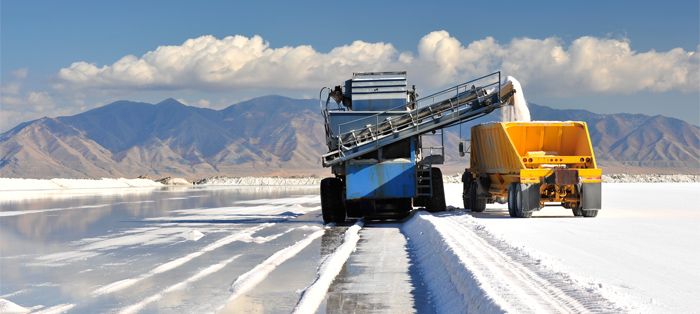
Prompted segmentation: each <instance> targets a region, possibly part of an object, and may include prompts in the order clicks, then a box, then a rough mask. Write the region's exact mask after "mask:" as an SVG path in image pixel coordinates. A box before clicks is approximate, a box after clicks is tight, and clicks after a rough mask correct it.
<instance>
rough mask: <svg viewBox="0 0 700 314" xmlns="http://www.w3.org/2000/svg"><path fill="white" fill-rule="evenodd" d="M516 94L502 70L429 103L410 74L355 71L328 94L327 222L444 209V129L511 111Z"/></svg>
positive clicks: (434, 97) (324, 103) (326, 90)
mask: <svg viewBox="0 0 700 314" xmlns="http://www.w3.org/2000/svg"><path fill="white" fill-rule="evenodd" d="M515 92H516V91H514V90H513V88H512V86H511V85H504V86H501V73H500V72H494V73H491V74H489V75H486V76H482V77H479V78H477V79H474V80H471V81H468V82H465V83H462V84H459V85H456V86H453V87H451V88H448V89H445V90H443V91H440V92H438V93H435V94H432V95H429V96H425V97H422V98H418V95H417V93H416V90H415V86H413V87H412V88H411V89H409V88H408V84H407V80H406V72H371V73H353V76H352V78H351V79H349V80H347V81H345V84H344V86H336V87H335V88H323V89H321V91H320V93H319V101H320V103H321V110H322V113H323V117H324V121H325V132H326V144H327V145H328V150H329V151H328V153H326V154H324V155H323V156H322V164H323V166H324V167H330V168H331V170H332V173H333V175H334V177H330V178H324V179H323V180H322V181H321V208H322V213H323V220H324V222H326V223H329V222H336V223H339V222H344V221H345V220H346V218H347V217H368V218H402V217H405V216H406V215H407V214H408V213H410V211H411V209H412V208H413V206H416V207H425V208H426V209H427V210H428V211H441V210H445V196H444V190H443V182H442V173H441V171H440V169H439V168H436V167H435V165H440V164H443V162H444V159H445V157H444V156H445V154H444V135H443V133H442V129H444V128H446V127H450V126H453V125H456V124H459V123H463V122H466V121H469V120H472V119H476V118H478V117H481V116H484V115H486V114H488V113H490V112H492V111H494V110H495V109H498V108H500V107H502V106H504V105H505V104H507V103H508V102H509V99H511V98H512V96H513V94H514V93H515ZM324 96H326V97H325V101H324ZM331 99H332V100H333V101H334V103H333V102H331ZM426 137H433V140H428V139H426ZM435 137H437V138H435ZM436 143H437V144H436Z"/></svg>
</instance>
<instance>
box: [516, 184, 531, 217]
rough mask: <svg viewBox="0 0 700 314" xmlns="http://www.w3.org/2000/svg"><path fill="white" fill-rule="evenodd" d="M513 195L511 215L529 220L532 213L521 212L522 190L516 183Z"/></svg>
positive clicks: (528, 211)
mask: <svg viewBox="0 0 700 314" xmlns="http://www.w3.org/2000/svg"><path fill="white" fill-rule="evenodd" d="M514 191H515V194H514V195H513V196H514V197H513V207H514V208H513V213H514V214H515V217H516V218H530V217H532V211H530V210H527V211H526V210H523V206H522V197H523V188H522V186H521V184H520V183H516V186H515V189H514Z"/></svg>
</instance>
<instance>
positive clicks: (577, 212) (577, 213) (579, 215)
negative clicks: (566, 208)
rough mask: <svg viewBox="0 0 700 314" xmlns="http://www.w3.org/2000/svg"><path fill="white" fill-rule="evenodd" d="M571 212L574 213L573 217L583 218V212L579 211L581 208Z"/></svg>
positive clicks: (573, 209)
mask: <svg viewBox="0 0 700 314" xmlns="http://www.w3.org/2000/svg"><path fill="white" fill-rule="evenodd" d="M571 212H572V213H574V216H575V217H581V216H583V212H582V211H581V208H572V209H571Z"/></svg>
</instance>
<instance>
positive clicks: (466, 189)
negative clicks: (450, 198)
mask: <svg viewBox="0 0 700 314" xmlns="http://www.w3.org/2000/svg"><path fill="white" fill-rule="evenodd" d="M470 188H471V174H469V173H468V172H466V171H465V172H464V174H462V204H463V205H464V209H469V208H470V207H471V199H470V198H469V193H470Z"/></svg>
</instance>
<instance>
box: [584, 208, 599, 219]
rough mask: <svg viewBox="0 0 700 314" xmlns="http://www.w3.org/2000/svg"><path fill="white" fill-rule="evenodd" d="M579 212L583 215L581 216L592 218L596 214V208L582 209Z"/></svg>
mask: <svg viewBox="0 0 700 314" xmlns="http://www.w3.org/2000/svg"><path fill="white" fill-rule="evenodd" d="M581 214H582V215H583V217H590V218H593V217H595V216H598V210H597V209H582V210H581Z"/></svg>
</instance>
